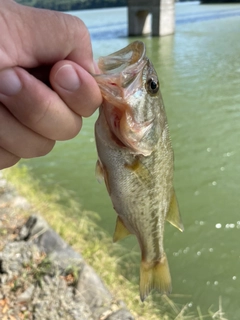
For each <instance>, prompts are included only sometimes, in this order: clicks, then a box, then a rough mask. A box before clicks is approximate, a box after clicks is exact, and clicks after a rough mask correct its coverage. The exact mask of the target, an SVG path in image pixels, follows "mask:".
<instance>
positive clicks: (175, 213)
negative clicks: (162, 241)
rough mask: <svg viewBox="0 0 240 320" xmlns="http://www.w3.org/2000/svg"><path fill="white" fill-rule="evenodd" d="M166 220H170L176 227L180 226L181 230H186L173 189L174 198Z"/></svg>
mask: <svg viewBox="0 0 240 320" xmlns="http://www.w3.org/2000/svg"><path fill="white" fill-rule="evenodd" d="M166 220H167V221H168V222H170V223H171V224H172V225H173V226H174V227H176V228H178V229H179V230H180V231H183V230H184V227H183V223H182V219H181V216H180V213H179V208H178V202H177V198H176V195H175V191H173V195H172V200H171V203H170V207H169V210H168V213H167V216H166Z"/></svg>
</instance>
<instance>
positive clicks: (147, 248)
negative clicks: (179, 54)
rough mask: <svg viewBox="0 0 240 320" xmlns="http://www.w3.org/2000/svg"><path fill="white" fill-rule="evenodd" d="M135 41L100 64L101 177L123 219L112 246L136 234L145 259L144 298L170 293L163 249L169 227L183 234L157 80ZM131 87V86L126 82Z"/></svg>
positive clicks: (97, 127) (98, 131)
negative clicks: (158, 293) (170, 225)
mask: <svg viewBox="0 0 240 320" xmlns="http://www.w3.org/2000/svg"><path fill="white" fill-rule="evenodd" d="M145 51H146V50H145V46H144V44H143V43H142V42H140V41H135V42H133V43H132V44H130V45H129V46H127V47H126V48H123V49H122V50H120V51H117V52H115V53H113V54H111V55H109V56H106V57H101V58H100V60H99V68H100V71H101V74H100V75H96V76H95V79H96V81H97V83H98V85H99V88H100V90H101V93H102V96H103V103H102V106H101V107H100V110H99V117H98V119H97V121H96V124H95V137H96V146H97V152H98V158H99V159H98V162H97V170H96V172H98V174H101V175H102V176H103V178H104V181H105V184H106V186H107V189H108V193H109V195H110V197H111V200H112V204H113V207H114V209H115V211H116V213H117V223H116V228H115V233H114V237H113V239H114V241H118V240H121V239H123V238H124V237H126V236H128V235H129V234H133V235H135V236H136V237H137V240H138V242H139V246H140V249H141V253H142V261H141V266H140V297H141V300H142V301H143V300H144V299H145V298H146V297H147V295H148V294H149V293H150V291H151V290H152V289H154V288H155V289H157V290H158V291H160V292H161V293H169V292H170V291H171V276H170V271H169V267H168V262H167V257H166V254H165V252H164V247H163V236H164V224H165V220H168V221H169V222H170V223H172V224H173V225H174V226H175V227H177V228H178V229H180V230H181V231H182V230H183V226H182V222H181V218H180V215H179V210H178V204H177V200H176V197H175V192H174V187H173V150H172V146H171V141H170V138H169V132H168V125H167V118H166V114H165V110H164V105H163V101H162V97H161V93H160V89H159V84H158V77H157V74H156V71H155V70H154V67H153V65H152V64H151V62H150V61H149V59H148V58H147V57H146V53H145ZM126 79H127V80H126Z"/></svg>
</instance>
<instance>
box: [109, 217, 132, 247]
mask: <svg viewBox="0 0 240 320" xmlns="http://www.w3.org/2000/svg"><path fill="white" fill-rule="evenodd" d="M130 234H131V232H129V231H128V229H127V228H126V227H125V225H124V224H123V222H122V220H121V218H119V217H117V221H116V227H115V232H114V235H113V242H117V241H118V240H121V239H124V238H126V237H127V236H129V235H130Z"/></svg>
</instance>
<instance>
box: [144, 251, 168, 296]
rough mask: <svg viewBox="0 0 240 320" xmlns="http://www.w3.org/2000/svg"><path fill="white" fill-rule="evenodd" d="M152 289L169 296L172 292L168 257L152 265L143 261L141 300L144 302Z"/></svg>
mask: <svg viewBox="0 0 240 320" xmlns="http://www.w3.org/2000/svg"><path fill="white" fill-rule="evenodd" d="M152 289H156V290H158V291H159V292H160V293H163V294H164V293H165V294H168V293H170V292H171V290H172V284H171V275H170V271H169V267H168V261H167V257H166V255H165V254H164V256H163V257H162V258H161V260H160V261H154V262H152V263H149V262H145V261H142V262H141V267H140V298H141V300H142V301H144V300H145V299H146V298H147V296H148V295H149V293H150V291H151V290H152Z"/></svg>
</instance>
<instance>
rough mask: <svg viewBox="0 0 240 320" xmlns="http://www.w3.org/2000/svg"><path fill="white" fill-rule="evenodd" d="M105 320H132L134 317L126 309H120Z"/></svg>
mask: <svg viewBox="0 0 240 320" xmlns="http://www.w3.org/2000/svg"><path fill="white" fill-rule="evenodd" d="M105 320H134V317H133V316H132V315H131V313H130V312H129V311H127V310H126V309H120V310H118V311H116V312H114V313H112V314H110V315H109V316H108V317H107V318H106V319H105Z"/></svg>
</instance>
